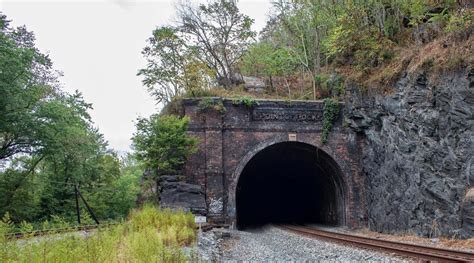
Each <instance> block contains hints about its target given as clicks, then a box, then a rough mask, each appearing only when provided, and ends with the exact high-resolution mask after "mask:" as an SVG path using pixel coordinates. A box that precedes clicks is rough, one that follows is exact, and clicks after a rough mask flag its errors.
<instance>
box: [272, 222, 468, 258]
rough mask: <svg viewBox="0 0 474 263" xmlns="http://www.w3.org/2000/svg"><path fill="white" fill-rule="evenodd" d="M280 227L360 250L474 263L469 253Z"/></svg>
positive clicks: (306, 228)
mask: <svg viewBox="0 0 474 263" xmlns="http://www.w3.org/2000/svg"><path fill="white" fill-rule="evenodd" d="M279 227H280V228H281V229H284V230H289V231H292V232H296V233H299V234H303V235H307V236H310V237H314V238H318V239H324V240H328V241H332V242H336V243H340V244H344V245H350V246H355V247H360V248H366V249H371V250H377V251H383V252H389V253H395V254H398V255H403V256H409V257H412V258H418V259H422V260H428V261H439V262H474V253H471V252H467V251H459V250H453V249H445V248H437V247H430V246H424V245H417V244H408V243H402V242H396V241H388V240H381V239H375V238H370V237H363V236H356V235H351V234H343V233H336V232H331V231H325V230H321V229H317V228H310V227H304V226H296V225H280V226H279Z"/></svg>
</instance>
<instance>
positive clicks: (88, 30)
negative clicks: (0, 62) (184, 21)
mask: <svg viewBox="0 0 474 263" xmlns="http://www.w3.org/2000/svg"><path fill="white" fill-rule="evenodd" d="M176 3H177V2H176V1H170V0H154V1H153V0H148V1H145V0H83V1H80V0H75V1H73V0H56V1H44V0H29V1H25V0H0V11H1V12H3V13H4V14H5V15H6V16H7V17H8V19H9V20H12V23H11V24H12V25H13V26H20V25H26V27H27V28H28V30H29V31H33V32H34V33H35V36H36V46H37V47H38V48H39V49H40V51H41V52H43V53H46V54H49V56H50V58H51V59H52V61H53V64H54V68H55V69H56V70H59V71H62V72H63V74H64V76H63V77H61V79H60V82H61V83H62V86H63V88H64V90H66V91H68V92H74V91H75V90H78V91H80V92H81V93H82V94H83V96H84V98H85V100H86V101H87V102H89V103H92V104H93V109H92V110H91V111H90V114H91V116H92V119H93V121H94V123H95V125H96V126H97V127H98V128H99V130H100V132H101V133H102V134H104V137H105V139H106V140H107V141H108V142H109V147H110V148H112V149H114V150H116V151H117V152H119V153H124V152H128V151H130V150H131V148H130V146H131V140H130V138H131V137H132V135H133V133H134V131H135V126H134V122H135V120H136V119H137V117H148V116H149V115H151V114H152V113H155V112H157V111H158V110H159V108H160V107H161V106H160V105H156V104H155V102H154V101H153V99H152V98H151V97H150V96H149V94H148V93H147V91H146V89H145V88H144V87H143V85H142V83H141V78H140V77H138V76H136V73H137V71H138V69H140V68H144V67H145V65H146V64H145V60H144V58H143V57H142V55H141V53H140V52H141V50H142V49H143V48H144V47H145V45H146V39H147V38H149V37H150V36H151V32H152V30H153V29H154V28H156V27H158V26H162V25H167V24H172V23H173V21H175V20H176V18H175V9H174V7H175V5H176ZM238 6H239V8H240V10H241V12H242V13H244V14H246V15H248V16H250V17H251V18H253V19H254V20H255V24H254V26H253V29H254V30H256V31H257V32H258V31H260V29H262V28H263V27H264V25H265V22H266V20H267V17H268V13H269V10H270V7H271V0H240V1H239V2H238Z"/></svg>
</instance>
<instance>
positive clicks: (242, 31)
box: [178, 0, 256, 88]
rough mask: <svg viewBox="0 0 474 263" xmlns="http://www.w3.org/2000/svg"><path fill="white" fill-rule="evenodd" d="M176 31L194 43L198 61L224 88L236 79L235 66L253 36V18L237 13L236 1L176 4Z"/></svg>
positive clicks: (216, 0) (215, 0)
mask: <svg viewBox="0 0 474 263" xmlns="http://www.w3.org/2000/svg"><path fill="white" fill-rule="evenodd" d="M178 21H179V23H180V24H179V30H180V31H182V32H183V33H184V34H185V35H186V38H187V39H188V40H189V41H190V42H192V43H193V44H194V46H195V47H194V48H195V49H196V50H197V51H198V54H199V56H197V58H199V59H200V60H201V61H203V62H204V63H206V64H207V65H208V66H209V67H210V68H211V69H213V70H214V71H215V73H216V74H217V79H218V81H219V83H220V84H221V85H223V86H224V87H226V88H229V87H231V86H232V85H234V84H236V83H237V82H238V81H237V79H236V77H235V76H236V69H235V66H236V64H237V62H238V61H239V59H240V58H241V57H242V55H243V53H244V51H245V50H246V48H247V47H248V45H249V44H250V41H251V40H253V38H254V37H255V35H256V34H255V32H254V31H252V30H251V26H252V24H253V20H252V19H251V18H250V17H248V16H246V15H244V14H242V13H240V11H239V9H238V7H237V3H236V1H235V0H212V1H210V2H209V3H208V4H207V5H205V4H201V5H199V6H194V5H192V4H191V3H190V2H184V3H182V4H181V5H179V6H178Z"/></svg>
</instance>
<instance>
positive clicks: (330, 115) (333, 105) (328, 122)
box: [321, 98, 339, 144]
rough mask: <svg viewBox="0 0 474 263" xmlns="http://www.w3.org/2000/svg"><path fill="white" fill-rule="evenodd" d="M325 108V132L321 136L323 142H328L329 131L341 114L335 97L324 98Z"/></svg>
mask: <svg viewBox="0 0 474 263" xmlns="http://www.w3.org/2000/svg"><path fill="white" fill-rule="evenodd" d="M323 109H324V112H323V134H322V136H321V142H322V143H323V144H326V143H327V142H328V138H329V132H330V131H331V129H332V125H333V123H334V121H335V120H336V119H337V116H338V115H339V103H338V102H337V100H335V99H332V98H326V99H324V108H323Z"/></svg>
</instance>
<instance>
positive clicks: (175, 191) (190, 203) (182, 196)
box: [159, 175, 207, 215]
mask: <svg viewBox="0 0 474 263" xmlns="http://www.w3.org/2000/svg"><path fill="white" fill-rule="evenodd" d="M179 179H180V176H178V175H163V176H160V180H159V184H160V189H161V190H160V206H161V207H166V208H172V209H178V208H179V209H184V210H187V211H191V212H192V213H193V214H200V215H205V214H206V208H207V206H206V199H205V195H204V190H203V189H202V187H201V186H200V185H196V184H189V183H186V182H183V181H181V180H179Z"/></svg>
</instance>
